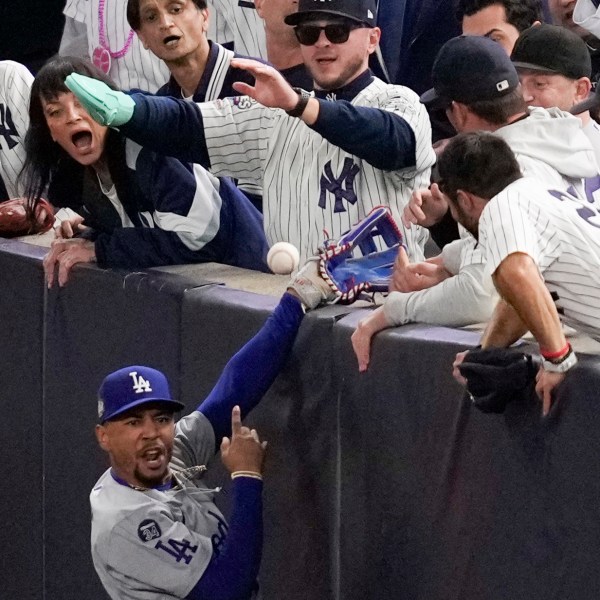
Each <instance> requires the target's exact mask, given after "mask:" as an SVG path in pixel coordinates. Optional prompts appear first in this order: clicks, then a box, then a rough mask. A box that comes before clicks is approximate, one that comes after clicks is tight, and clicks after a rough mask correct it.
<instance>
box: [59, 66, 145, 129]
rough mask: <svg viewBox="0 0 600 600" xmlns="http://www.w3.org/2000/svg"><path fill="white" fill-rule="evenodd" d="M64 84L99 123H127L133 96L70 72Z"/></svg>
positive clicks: (131, 112) (111, 124)
mask: <svg viewBox="0 0 600 600" xmlns="http://www.w3.org/2000/svg"><path fill="white" fill-rule="evenodd" d="M65 85H66V86H67V87H68V88H69V89H70V90H71V91H72V92H73V93H74V94H75V96H77V98H78V99H79V102H81V105H82V106H83V107H84V108H85V109H86V110H87V111H88V112H89V113H90V116H91V117H92V118H93V119H94V121H98V123H100V125H107V126H112V127H118V126H119V125H124V124H125V123H127V122H128V121H129V120H130V119H131V117H132V116H133V111H134V109H135V102H134V101H133V98H130V97H129V96H128V95H127V94H124V93H123V92H117V91H115V90H111V89H110V88H109V87H108V86H107V85H106V84H105V83H104V82H102V81H98V80H97V79H93V78H92V77H86V76H85V75H79V74H78V73H71V75H69V76H68V77H67V78H66V79H65Z"/></svg>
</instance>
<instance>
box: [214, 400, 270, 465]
mask: <svg viewBox="0 0 600 600" xmlns="http://www.w3.org/2000/svg"><path fill="white" fill-rule="evenodd" d="M266 448H267V442H261V441H260V439H259V437H258V433H257V432H256V429H249V428H248V427H245V426H244V425H242V418H241V414H240V407H239V406H234V407H233V410H232V411H231V438H228V437H224V438H223V441H222V442H221V460H222V461H223V464H224V465H225V467H226V469H227V470H228V471H229V472H230V473H234V472H240V471H244V472H248V473H255V474H257V475H260V474H262V469H263V463H264V460H265V451H266Z"/></svg>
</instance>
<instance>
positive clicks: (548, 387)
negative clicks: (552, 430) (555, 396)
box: [535, 367, 565, 417]
mask: <svg viewBox="0 0 600 600" xmlns="http://www.w3.org/2000/svg"><path fill="white" fill-rule="evenodd" d="M564 379H565V373H551V372H550V371H545V370H544V367H540V370H539V371H538V372H537V375H536V376H535V391H536V393H537V395H538V397H539V399H540V400H541V401H542V416H543V417H545V416H546V415H547V414H548V413H549V412H550V405H551V404H552V392H553V390H554V388H555V387H557V386H558V385H560V384H561V383H562V382H563V381H564Z"/></svg>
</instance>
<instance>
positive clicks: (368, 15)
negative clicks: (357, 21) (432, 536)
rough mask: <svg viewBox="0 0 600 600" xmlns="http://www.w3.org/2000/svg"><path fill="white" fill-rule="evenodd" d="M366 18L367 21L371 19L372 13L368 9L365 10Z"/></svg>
mask: <svg viewBox="0 0 600 600" xmlns="http://www.w3.org/2000/svg"><path fill="white" fill-rule="evenodd" d="M367 18H368V19H372V18H373V13H372V12H371V11H370V10H369V9H367Z"/></svg>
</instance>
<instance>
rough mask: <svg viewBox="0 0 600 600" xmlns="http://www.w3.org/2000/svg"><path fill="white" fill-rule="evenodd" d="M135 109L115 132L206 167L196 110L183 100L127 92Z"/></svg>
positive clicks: (201, 132)
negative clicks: (127, 120) (117, 131)
mask: <svg viewBox="0 0 600 600" xmlns="http://www.w3.org/2000/svg"><path fill="white" fill-rule="evenodd" d="M130 95H131V98H133V100H134V101H135V110H134V111H133V116H132V117H131V119H130V121H129V122H128V123H125V124H124V125H121V126H120V127H119V131H120V132H121V133H122V134H123V135H124V136H126V137H128V138H129V139H131V140H133V141H134V142H136V143H137V144H139V145H140V146H143V147H144V148H148V149H149V150H153V151H154V152H158V153H159V154H165V155H167V156H173V157H175V158H178V159H179V160H182V161H185V162H193V163H198V164H200V165H202V166H203V167H205V168H206V169H209V168H210V158H209V156H208V149H207V147H206V140H205V137H204V121H203V119H202V113H201V112H200V109H199V108H198V107H197V106H196V105H195V104H194V103H193V102H188V101H187V100H177V99H175V98H170V97H168V96H149V95H146V94H141V93H132V94H130Z"/></svg>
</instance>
